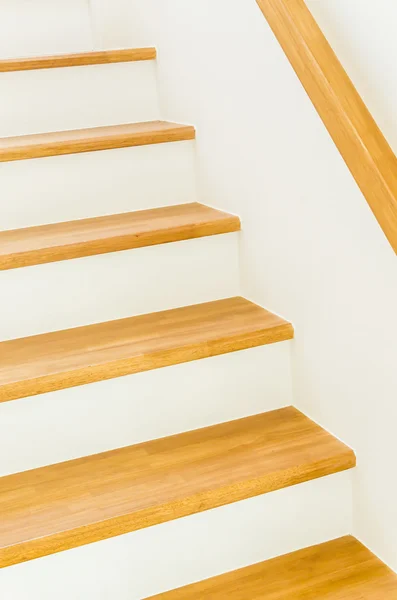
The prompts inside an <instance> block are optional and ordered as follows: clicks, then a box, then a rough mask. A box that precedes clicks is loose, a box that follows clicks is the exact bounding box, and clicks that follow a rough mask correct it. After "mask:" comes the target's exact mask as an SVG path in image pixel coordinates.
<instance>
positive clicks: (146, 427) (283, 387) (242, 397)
mask: <svg viewBox="0 0 397 600" xmlns="http://www.w3.org/2000/svg"><path fill="white" fill-rule="evenodd" d="M289 357H290V342H282V343H278V344H271V345H268V346H262V347H259V348H251V349H249V350H242V351H240V352H234V353H230V354H225V355H221V356H215V357H212V358H207V359H203V360H199V361H194V362H191V363H185V364H181V365H173V366H172V367H166V368H163V369H156V370H154V371H147V372H144V373H137V374H134V375H128V376H126V377H120V378H117V379H111V380H108V381H102V382H98V383H92V384H89V385H85V386H80V387H75V388H70V389H67V390H61V391H58V392H51V393H48V394H42V395H40V396H35V397H32V398H24V399H21V400H15V401H12V402H5V403H2V404H0V475H6V474H7V475H8V474H10V473H16V472H19V471H24V470H28V469H33V468H36V467H41V466H44V465H47V464H52V463H56V462H62V461H65V460H71V459H73V458H79V457H81V456H87V455H90V454H96V453H98V452H103V451H106V450H112V449H114V448H120V447H123V446H129V445H132V444H137V443H140V442H144V441H147V440H149V439H155V438H159V437H165V436H167V435H173V434H175V433H181V432H183V431H188V430H191V429H199V428H200V427H206V426H209V425H213V424H216V423H221V422H224V421H231V420H233V419H239V418H242V417H245V416H248V415H253V414H258V413H262V412H266V411H269V410H275V409H277V408H281V407H283V406H289V405H290V404H291V400H292V398H291V395H292V387H291V377H290V361H289ZM259 374H260V376H259ZM21 440H23V443H21ZM38 440H39V443H38ZM0 596H1V594H0ZM7 600H8V599H7Z"/></svg>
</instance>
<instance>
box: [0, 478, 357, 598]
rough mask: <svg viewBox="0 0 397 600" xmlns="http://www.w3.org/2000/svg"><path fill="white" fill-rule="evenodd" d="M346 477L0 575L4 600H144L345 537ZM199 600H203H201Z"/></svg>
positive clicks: (309, 484) (347, 517)
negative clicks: (71, 599)
mask: <svg viewBox="0 0 397 600" xmlns="http://www.w3.org/2000/svg"><path fill="white" fill-rule="evenodd" d="M350 478H351V474H350V472H349V471H347V472H344V473H338V474H335V475H331V476H329V477H325V478H321V479H317V480H314V481H310V482H307V483H303V484H300V485H296V486H293V487H290V488H285V489H282V490H278V491H276V492H272V493H269V494H265V495H263V496H258V497H256V498H251V499H249V500H244V501H242V502H238V503H234V504H230V505H228V506H223V507H221V508H217V509H214V510H210V511H206V512H203V513H200V514H196V515H192V516H189V517H185V518H183V519H178V520H176V521H170V522H168V523H163V524H161V525H157V526H155V527H150V528H148V529H142V530H140V531H136V532H133V533H129V534H126V535H122V536H119V537H117V538H112V539H108V540H105V541H101V542H97V543H95V544H91V545H88V546H83V547H81V548H74V549H72V550H68V551H66V552H61V553H59V554H54V555H52V556H49V557H44V558H40V559H37V560H35V561H31V562H27V563H23V564H20V565H15V566H13V567H9V568H7V569H4V570H3V572H2V577H1V580H0V595H1V597H2V598H6V599H7V600H53V599H54V598H55V597H56V598H57V600H70V598H73V600H87V599H88V598H90V599H91V598H92V599H93V600H94V599H95V600H114V599H115V598H117V600H142V598H145V597H147V596H149V595H152V594H157V593H161V592H163V591H166V590H169V589H174V588H177V587H180V586H183V585H187V584H189V583H193V582H195V581H200V580H202V579H206V578H208V577H212V576H215V575H218V574H221V573H224V572H227V571H232V570H234V569H238V568H241V567H245V566H248V565H250V564H254V563H256V562H260V561H263V560H268V559H270V558H273V557H274V556H279V555H282V554H286V553H288V552H293V551H295V550H298V549H300V548H303V547H307V546H311V545H314V544H319V543H322V542H325V541H328V540H331V539H334V538H338V537H340V536H343V535H346V534H349V533H351V527H352V523H351V521H352V518H351V482H350ZM203 600H204V599H203Z"/></svg>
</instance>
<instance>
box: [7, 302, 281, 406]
mask: <svg viewBox="0 0 397 600" xmlns="http://www.w3.org/2000/svg"><path fill="white" fill-rule="evenodd" d="M292 337H293V328H292V325H291V324H290V323H288V322H287V321H284V319H282V318H281V317H278V316H277V315H274V314H272V313H270V312H269V311H267V310H265V309H264V308H261V307H260V306H257V305H256V304H253V303H252V302H249V301H248V300H245V299H244V298H239V297H237V298H228V299H226V300H217V301H215V302H207V303H205V304H196V305H194V306H186V307H183V308H177V309H173V310H166V311H162V312H157V313H151V314H148V315H140V316H137V317H130V318H127V319H120V320H118V321H109V322H107V323H99V324H96V325H88V326H85V327H77V328H74V329H67V330H64V331H56V332H53V333H46V334H43V335H36V336H32V337H28V338H21V339H18V340H10V341H5V342H1V343H0V402H6V401H8V400H16V399H17V398H24V397H26V396H35V395H36V394H42V393H44V392H51V391H55V390H60V389H64V388H69V387H73V386H77V385H83V384H86V383H93V382H95V381H101V380H104V379H112V378H114V377H121V376H123V375H128V374H131V373H137V372H140V371H150V370H151V369H157V368H159V367H165V366H168V365H174V364H178V363H184V362H189V361H192V360H197V359H200V358H207V357H209V356H216V355H218V354H226V353H228V352H235V351H236V350H243V349H245V348H252V347H255V346H262V345H264V344H272V343H274V342H280V341H283V340H289V339H291V338H292Z"/></svg>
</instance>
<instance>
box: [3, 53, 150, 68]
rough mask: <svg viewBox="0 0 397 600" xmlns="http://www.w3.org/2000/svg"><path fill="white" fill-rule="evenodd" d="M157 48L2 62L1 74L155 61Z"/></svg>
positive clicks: (9, 59) (14, 59) (16, 59)
mask: <svg viewBox="0 0 397 600" xmlns="http://www.w3.org/2000/svg"><path fill="white" fill-rule="evenodd" d="M155 58H156V48H127V49H122V50H101V51H98V52H82V53H79V54H54V55H52V56H34V57H27V58H8V59H5V60H0V73H7V72H10V71H33V70H36V69H57V68H59V67H80V66H84V65H105V64H110V63H120V62H134V61H139V60H153V59H155Z"/></svg>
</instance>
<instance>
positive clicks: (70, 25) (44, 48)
mask: <svg viewBox="0 0 397 600" xmlns="http://www.w3.org/2000/svg"><path fill="white" fill-rule="evenodd" d="M0 15H1V18H0V59H1V58H16V57H21V56H40V55H45V54H62V53H66V52H82V51H85V50H92V49H93V40H92V23H91V18H90V12H89V0H67V2H53V0H1V4H0Z"/></svg>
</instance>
